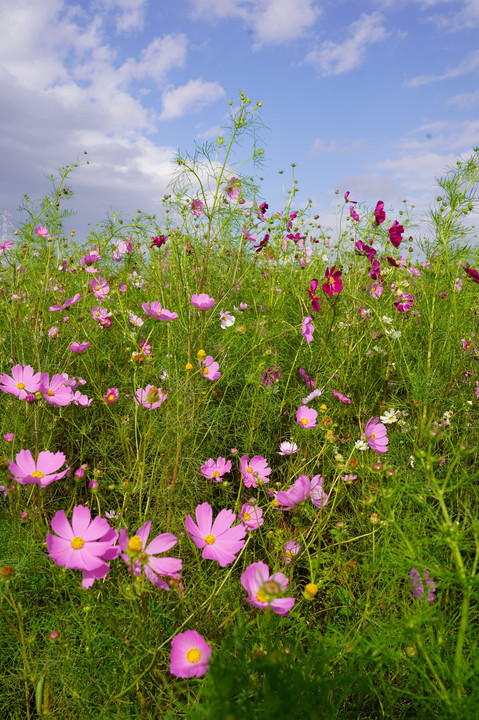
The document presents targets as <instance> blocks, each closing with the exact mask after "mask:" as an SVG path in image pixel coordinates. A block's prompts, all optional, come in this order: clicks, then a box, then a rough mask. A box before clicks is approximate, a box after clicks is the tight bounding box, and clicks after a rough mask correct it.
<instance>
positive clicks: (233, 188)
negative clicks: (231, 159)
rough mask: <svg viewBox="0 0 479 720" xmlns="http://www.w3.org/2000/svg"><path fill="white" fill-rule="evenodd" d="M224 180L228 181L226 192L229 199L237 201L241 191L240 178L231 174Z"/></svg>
mask: <svg viewBox="0 0 479 720" xmlns="http://www.w3.org/2000/svg"><path fill="white" fill-rule="evenodd" d="M226 182H227V183H228V184H227V187H226V194H227V195H228V197H229V198H230V199H231V200H235V201H238V200H239V197H240V191H241V180H238V178H237V177H234V176H233V177H230V178H229V180H227V181H226Z"/></svg>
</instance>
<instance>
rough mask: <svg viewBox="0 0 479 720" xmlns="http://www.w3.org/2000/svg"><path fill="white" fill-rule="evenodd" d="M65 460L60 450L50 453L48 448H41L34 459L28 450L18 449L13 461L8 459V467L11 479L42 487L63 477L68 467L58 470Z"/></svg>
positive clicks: (23, 483)
mask: <svg viewBox="0 0 479 720" xmlns="http://www.w3.org/2000/svg"><path fill="white" fill-rule="evenodd" d="M65 460H66V457H65V455H64V454H63V453H62V452H56V453H52V452H50V451H49V450H42V451H41V452H40V453H39V454H38V458H37V459H36V461H35V460H34V459H33V456H32V453H31V452H30V450H20V452H19V453H18V454H17V455H16V456H15V462H14V461H13V460H10V464H9V466H8V469H9V471H10V473H11V475H12V479H13V480H15V481H16V482H17V483H20V485H39V486H40V487H41V488H44V487H46V486H47V485H50V483H52V482H55V480H61V478H63V477H65V475H66V474H67V472H68V467H67V468H66V470H63V471H61V472H58V471H59V469H60V468H61V466H62V465H63V463H64V462H65Z"/></svg>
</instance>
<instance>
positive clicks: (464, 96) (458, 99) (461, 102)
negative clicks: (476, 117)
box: [447, 90, 479, 108]
mask: <svg viewBox="0 0 479 720" xmlns="http://www.w3.org/2000/svg"><path fill="white" fill-rule="evenodd" d="M476 103H479V90H476V91H475V92H470V93H459V95H454V97H451V98H449V99H448V100H447V105H457V106H458V107H463V108H466V107H471V106H472V105H475V104H476Z"/></svg>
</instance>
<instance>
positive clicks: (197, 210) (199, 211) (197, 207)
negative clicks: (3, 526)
mask: <svg viewBox="0 0 479 720" xmlns="http://www.w3.org/2000/svg"><path fill="white" fill-rule="evenodd" d="M204 209H205V206H204V203H202V202H201V200H192V201H191V212H192V213H193V215H196V217H199V216H200V215H204V213H203V210H204Z"/></svg>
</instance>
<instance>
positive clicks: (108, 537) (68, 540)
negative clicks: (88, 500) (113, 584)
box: [47, 505, 120, 589]
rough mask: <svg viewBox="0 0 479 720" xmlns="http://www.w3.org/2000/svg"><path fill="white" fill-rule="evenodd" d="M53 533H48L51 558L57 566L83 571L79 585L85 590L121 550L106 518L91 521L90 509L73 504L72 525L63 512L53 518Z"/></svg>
mask: <svg viewBox="0 0 479 720" xmlns="http://www.w3.org/2000/svg"><path fill="white" fill-rule="evenodd" d="M51 526H52V530H53V531H54V532H55V533H56V535H52V534H51V533H47V547H48V551H49V555H48V557H50V558H51V559H52V560H53V562H54V563H56V564H57V565H59V566H60V567H65V568H67V569H70V570H83V580H82V586H83V587H84V588H85V589H87V588H89V587H91V586H92V585H93V583H94V582H95V580H99V579H100V578H103V577H105V575H106V574H107V572H108V570H109V565H108V562H107V561H108V560H114V559H115V558H116V557H117V556H118V553H119V551H120V548H119V547H118V546H115V543H116V541H117V539H118V530H114V529H113V528H111V527H110V526H109V524H108V522H107V521H106V520H105V518H101V517H96V518H94V519H93V520H91V514H90V508H87V507H83V505H76V506H75V507H74V508H73V514H72V524H71V525H70V523H69V522H68V520H67V516H66V514H65V511H64V510H59V511H58V512H57V513H55V515H54V516H53V518H52V522H51Z"/></svg>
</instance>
